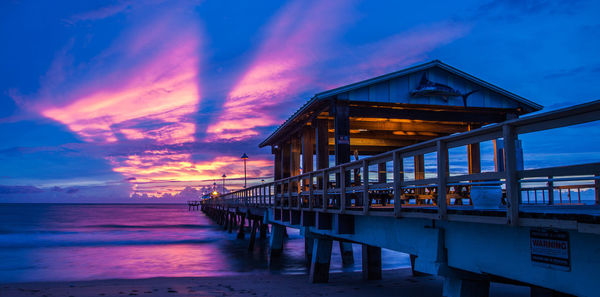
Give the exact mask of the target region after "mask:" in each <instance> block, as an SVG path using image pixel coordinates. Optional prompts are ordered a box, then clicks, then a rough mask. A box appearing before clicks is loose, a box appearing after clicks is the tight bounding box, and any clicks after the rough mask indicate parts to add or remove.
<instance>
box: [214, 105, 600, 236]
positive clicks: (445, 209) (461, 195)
mask: <svg viewBox="0 0 600 297" xmlns="http://www.w3.org/2000/svg"><path fill="white" fill-rule="evenodd" d="M597 120H600V101H594V102H590V103H586V104H581V105H577V106H573V107H569V108H564V109H560V110H555V111H551V112H546V113H542V114H538V115H534V116H529V117H524V118H521V119H514V120H509V121H506V122H502V123H499V124H494V125H490V126H486V127H483V128H479V129H476V130H473V131H470V132H465V133H460V134H455V135H450V136H446V137H441V138H437V139H433V140H430V141H425V142H422V143H418V144H415V145H411V146H407V147H403V148H400V149H396V150H393V151H389V152H386V153H383V154H379V155H376V156H372V157H368V158H364V159H361V160H357V161H354V162H349V163H345V164H341V165H337V166H334V167H330V168H326V169H321V170H316V171H312V172H307V173H304V174H301V175H298V176H293V177H288V178H284V179H280V180H276V181H274V182H270V183H264V184H261V185H257V186H253V187H249V188H247V189H243V190H239V191H235V192H232V193H228V194H225V195H223V196H222V197H218V198H213V199H207V200H204V201H203V202H202V203H204V204H218V205H221V206H224V207H239V206H254V207H274V208H282V209H298V210H300V209H304V210H316V211H326V212H333V213H348V214H364V215H366V214H369V215H389V216H397V217H427V218H433V219H447V218H448V216H449V215H451V216H453V217H456V216H457V215H461V214H462V213H460V212H457V211H456V210H461V209H469V210H472V209H477V207H473V204H474V203H473V202H474V201H472V200H473V199H472V198H473V197H471V195H472V194H473V193H474V192H475V191H477V190H479V189H480V188H482V186H491V188H492V189H494V188H495V189H496V192H497V193H501V194H496V196H500V197H497V198H498V207H495V208H493V209H489V210H491V211H493V212H495V213H498V212H505V215H501V217H504V218H505V219H504V220H503V222H504V223H508V224H517V222H518V220H519V209H520V205H522V204H523V205H526V204H531V201H532V200H531V199H532V198H531V195H532V194H533V195H537V193H538V191H545V194H543V195H544V196H543V197H544V198H543V199H542V201H543V202H544V203H538V204H540V205H543V206H547V207H552V205H557V204H564V203H565V202H566V201H570V202H571V203H572V202H574V201H573V199H570V198H569V199H570V200H569V199H565V198H562V195H563V194H562V193H563V192H564V191H569V189H571V190H572V189H578V190H579V191H580V190H581V189H593V191H594V197H595V198H594V202H593V204H596V205H598V204H599V203H600V195H599V193H600V182H599V181H600V179H599V176H600V163H588V164H582V165H572V166H561V167H551V168H542V169H529V170H517V148H516V145H515V144H516V141H517V139H518V135H521V134H526V133H532V132H537V131H544V130H550V129H555V128H561V127H566V126H572V125H577V124H582V123H587V122H592V121H597ZM496 139H503V142H504V160H505V161H504V164H505V166H504V169H505V170H503V171H493V172H482V173H474V174H464V175H456V176H450V175H449V173H448V149H451V148H455V147H461V146H466V145H469V144H478V143H481V142H484V141H492V140H496ZM430 153H433V154H435V156H436V158H437V159H436V162H437V173H439V172H442V173H443V174H437V173H436V174H435V175H434V176H431V177H428V176H426V178H424V179H414V178H413V179H409V178H408V176H406V177H405V175H408V174H407V172H405V170H404V164H403V163H404V160H405V159H406V158H410V157H413V156H418V155H423V154H430ZM379 164H385V165H379ZM382 168H386V169H385V171H381V169H382ZM372 173H377V174H375V175H374V176H373V175H372ZM383 174H385V177H382V175H383ZM389 181H391V182H389ZM569 181H577V184H576V185H571V186H567V187H565V186H564V185H561V186H555V185H554V184H555V183H557V182H561V183H564V182H569ZM532 184H533V186H529V185H532ZM540 184H543V186H540ZM524 193H525V195H529V196H525V197H529V198H526V199H525V200H523V194H524ZM557 193H558V195H560V196H559V197H555V196H556V194H557ZM566 197H570V195H568V196H566ZM579 202H580V200H577V203H579ZM475 204H476V203H475ZM475 206H476V205H475ZM596 208H597V207H596ZM478 215H479V216H485V215H486V211H485V210H481V212H480V213H479V214H478ZM496 217H497V215H496Z"/></svg>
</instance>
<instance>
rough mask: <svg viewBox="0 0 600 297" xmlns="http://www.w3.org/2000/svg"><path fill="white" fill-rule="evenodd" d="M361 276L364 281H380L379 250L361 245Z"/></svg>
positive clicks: (378, 248)
mask: <svg viewBox="0 0 600 297" xmlns="http://www.w3.org/2000/svg"><path fill="white" fill-rule="evenodd" d="M362 275H363V279H364V280H378V279H381V248H380V247H376V246H372V245H368V244H363V245H362Z"/></svg>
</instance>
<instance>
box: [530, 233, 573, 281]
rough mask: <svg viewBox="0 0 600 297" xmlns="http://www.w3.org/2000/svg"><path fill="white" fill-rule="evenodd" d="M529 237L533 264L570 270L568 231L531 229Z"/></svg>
mask: <svg viewBox="0 0 600 297" xmlns="http://www.w3.org/2000/svg"><path fill="white" fill-rule="evenodd" d="M529 238H530V246H531V262H532V263H533V264H537V265H542V266H545V267H549V268H556V269H560V270H567V271H569V270H571V260H570V252H569V233H567V232H564V231H554V230H531V232H530V234H529Z"/></svg>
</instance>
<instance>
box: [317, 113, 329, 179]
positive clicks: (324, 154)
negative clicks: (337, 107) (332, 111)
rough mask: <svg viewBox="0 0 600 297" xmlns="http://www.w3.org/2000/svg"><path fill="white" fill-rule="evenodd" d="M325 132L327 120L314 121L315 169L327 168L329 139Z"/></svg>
mask: <svg viewBox="0 0 600 297" xmlns="http://www.w3.org/2000/svg"><path fill="white" fill-rule="evenodd" d="M327 130H328V121H327V120H316V121H315V134H316V135H315V136H316V137H315V138H316V139H315V143H316V148H317V149H316V154H317V169H324V168H329V139H328V136H327Z"/></svg>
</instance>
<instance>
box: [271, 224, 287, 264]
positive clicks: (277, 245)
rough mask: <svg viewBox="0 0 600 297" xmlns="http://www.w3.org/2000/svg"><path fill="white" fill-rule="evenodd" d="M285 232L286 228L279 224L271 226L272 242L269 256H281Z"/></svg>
mask: <svg viewBox="0 0 600 297" xmlns="http://www.w3.org/2000/svg"><path fill="white" fill-rule="evenodd" d="M284 230H285V227H284V226H281V225H277V224H272V225H271V240H270V242H269V254H270V255H271V257H277V256H280V255H281V252H282V251H283V237H284Z"/></svg>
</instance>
